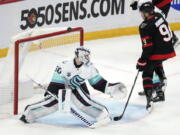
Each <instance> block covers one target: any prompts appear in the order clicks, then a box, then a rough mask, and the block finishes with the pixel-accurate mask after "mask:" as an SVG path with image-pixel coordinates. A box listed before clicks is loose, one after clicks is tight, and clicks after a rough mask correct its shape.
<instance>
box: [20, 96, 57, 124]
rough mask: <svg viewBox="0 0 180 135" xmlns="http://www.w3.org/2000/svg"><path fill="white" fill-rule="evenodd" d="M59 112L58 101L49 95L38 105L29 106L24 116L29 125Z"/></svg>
mask: <svg viewBox="0 0 180 135" xmlns="http://www.w3.org/2000/svg"><path fill="white" fill-rule="evenodd" d="M57 110H58V101H57V100H56V99H54V97H52V96H50V95H48V96H46V97H45V98H44V99H43V100H41V101H39V102H37V103H34V104H31V105H27V106H26V108H25V111H24V113H23V115H22V116H23V117H25V120H26V121H27V122H28V123H32V122H34V121H35V120H36V119H38V118H41V117H43V116H46V115H48V114H51V113H53V112H56V111H57ZM20 119H21V118H20Z"/></svg>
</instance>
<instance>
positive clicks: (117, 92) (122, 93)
mask: <svg viewBox="0 0 180 135" xmlns="http://www.w3.org/2000/svg"><path fill="white" fill-rule="evenodd" d="M105 93H106V94H108V95H110V96H111V97H112V98H114V99H117V100H119V99H123V98H125V97H126V95H127V89H126V86H125V85H124V84H123V83H121V82H118V83H107V85H106V88H105Z"/></svg>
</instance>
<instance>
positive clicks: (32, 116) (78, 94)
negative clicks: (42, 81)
mask: <svg viewBox="0 0 180 135" xmlns="http://www.w3.org/2000/svg"><path fill="white" fill-rule="evenodd" d="M86 80H88V82H89V83H90V85H91V86H92V87H93V88H94V89H95V90H98V91H100V92H102V93H106V94H109V95H110V96H111V98H115V99H118V100H119V99H122V98H124V97H125V96H126V94H127V91H126V87H125V85H124V84H123V83H120V82H119V83H109V82H108V81H107V80H106V79H104V78H103V77H102V76H101V75H100V74H99V72H98V70H97V69H96V68H95V67H94V65H93V64H92V63H91V62H90V51H89V49H87V48H85V47H78V48H77V49H76V50H75V58H74V59H73V60H70V61H64V62H62V63H61V64H60V65H58V66H57V67H56V69H55V71H54V74H53V77H52V80H51V82H50V84H49V86H48V89H47V90H48V93H49V92H50V93H52V94H54V95H56V96H58V94H59V100H57V99H55V98H54V97H53V96H52V95H49V94H48V93H47V92H46V93H45V98H44V99H43V100H41V101H39V102H36V103H33V104H31V105H27V107H26V108H25V111H24V113H23V114H22V116H21V118H20V120H22V121H23V122H25V123H31V122H34V121H35V120H36V119H38V118H41V117H43V116H46V115H49V114H51V113H53V112H55V111H57V110H58V104H60V107H61V108H60V110H61V111H63V112H71V113H72V114H77V113H74V112H75V111H76V112H77V111H80V112H81V115H82V116H79V114H78V115H74V116H76V117H79V118H80V119H81V120H83V122H86V125H87V126H89V127H91V128H95V127H99V126H101V125H104V124H107V123H109V122H110V121H111V117H110V115H109V112H108V109H107V108H106V107H105V106H104V105H102V104H101V103H99V102H97V101H94V100H93V99H92V98H91V96H90V93H89V90H88V88H87V86H86V83H85V81H86ZM72 110H73V111H72ZM85 115H88V116H90V117H92V118H94V119H95V121H96V122H95V123H92V124H90V123H89V122H87V120H85Z"/></svg>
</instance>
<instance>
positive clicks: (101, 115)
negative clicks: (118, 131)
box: [71, 89, 110, 124]
mask: <svg viewBox="0 0 180 135" xmlns="http://www.w3.org/2000/svg"><path fill="white" fill-rule="evenodd" d="M71 99H72V100H71V102H72V104H74V105H75V106H76V107H77V108H78V109H79V110H80V111H82V112H83V113H85V114H86V115H89V116H91V117H93V118H95V119H96V120H97V123H99V122H100V121H103V120H104V119H109V121H110V118H109V112H108V110H107V108H106V107H105V106H104V105H102V104H100V103H98V102H96V101H94V100H92V99H91V98H90V97H89V95H87V94H86V93H84V92H83V91H81V90H80V89H78V90H75V91H73V93H72V97H71ZM109 121H105V123H103V124H106V123H108V122H109ZM101 124H102V123H101Z"/></svg>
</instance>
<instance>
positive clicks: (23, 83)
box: [0, 28, 83, 118]
mask: <svg viewBox="0 0 180 135" xmlns="http://www.w3.org/2000/svg"><path fill="white" fill-rule="evenodd" d="M73 29H75V30H74V31H71V30H73ZM71 30H69V29H68V31H67V28H46V29H35V30H29V31H26V32H23V33H20V34H18V35H16V36H14V37H12V40H11V45H10V47H9V51H8V55H7V57H6V58H5V60H4V62H3V63H1V67H2V68H1V71H0V74H1V81H0V118H1V117H2V116H5V115H9V114H13V112H14V108H13V104H14V99H15V98H16V97H14V95H15V93H16V92H15V93H14V81H15V80H14V76H16V75H15V73H14V70H15V69H14V66H15V65H16V64H17V63H15V62H14V57H15V42H16V41H17V40H20V41H21V40H24V39H25V40H26V39H28V38H31V39H33V40H28V41H25V42H22V43H21V42H20V43H19V45H18V46H19V59H18V63H19V70H18V75H19V80H18V84H19V89H18V92H19V94H18V95H19V97H18V101H20V103H18V104H19V112H21V111H22V110H23V109H24V106H25V105H26V104H27V102H28V100H29V101H31V103H32V99H33V98H34V99H36V98H35V97H34V95H38V94H37V93H39V92H40V93H42V92H43V90H39V88H38V87H37V86H36V85H35V84H33V83H32V80H31V79H33V80H35V81H37V82H38V83H41V84H43V85H47V84H48V83H49V81H50V80H51V77H52V73H53V71H54V69H55V67H56V65H57V64H58V63H59V62H61V61H62V60H64V59H67V57H73V54H74V53H73V51H74V48H76V47H77V46H80V45H82V44H83V41H82V39H83V37H82V36H83V35H82V33H81V32H83V31H82V28H79V29H78V28H72V29H71ZM61 31H63V32H64V33H63V32H62V33H61ZM69 31H71V32H69ZM58 32H59V34H58ZM52 33H55V34H52ZM44 35H45V37H43V36H44ZM48 35H49V36H48ZM33 37H35V38H33ZM41 95H42V94H41ZM27 99H28V100H27Z"/></svg>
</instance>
